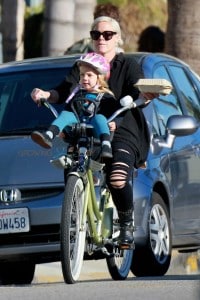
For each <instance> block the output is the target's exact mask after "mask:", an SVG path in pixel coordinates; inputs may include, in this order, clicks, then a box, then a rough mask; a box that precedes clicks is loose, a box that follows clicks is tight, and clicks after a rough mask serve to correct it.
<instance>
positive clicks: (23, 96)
mask: <svg viewBox="0 0 200 300" xmlns="http://www.w3.org/2000/svg"><path fill="white" fill-rule="evenodd" d="M68 71H69V69H66V68H57V69H46V70H28V71H24V72H16V73H12V74H11V73H9V74H6V75H0V135H7V134H24V133H26V132H27V134H29V133H30V132H31V131H32V130H33V129H35V128H41V129H42V128H46V127H47V126H48V125H49V124H50V123H51V122H52V121H53V119H54V116H53V114H52V113H51V112H50V110H48V109H47V108H45V107H38V106H37V105H36V104H35V103H34V101H33V100H32V99H31V97H30V93H31V91H32V89H33V88H35V87H38V88H42V89H44V90H48V89H51V88H53V87H54V86H56V85H57V84H59V83H60V82H61V81H62V80H63V79H64V77H65V76H66V74H67V72H68ZM55 108H56V109H57V110H58V111H60V110H61V109H62V106H61V105H55Z"/></svg>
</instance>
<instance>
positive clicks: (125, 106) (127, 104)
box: [40, 95, 146, 123]
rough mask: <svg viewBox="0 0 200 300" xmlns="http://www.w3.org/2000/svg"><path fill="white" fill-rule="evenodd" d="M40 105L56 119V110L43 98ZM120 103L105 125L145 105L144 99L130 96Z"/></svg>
mask: <svg viewBox="0 0 200 300" xmlns="http://www.w3.org/2000/svg"><path fill="white" fill-rule="evenodd" d="M40 103H41V105H44V106H46V107H47V108H48V109H50V110H51V112H52V113H53V115H54V116H55V117H56V118H57V117H58V112H57V110H56V109H55V108H54V107H53V105H51V104H50V103H49V102H48V101H47V100H46V99H45V98H41V99H40ZM120 103H121V105H122V107H121V108H119V109H118V110H117V111H116V112H114V114H112V116H110V117H109V118H108V120H107V123H110V122H112V121H113V120H114V119H115V118H116V117H117V116H119V115H120V114H121V113H123V112H125V111H127V110H129V109H132V108H136V107H139V106H142V105H144V104H145V103H146V99H144V98H138V99H137V100H135V101H133V98H132V97H131V96H130V95H127V96H125V97H123V98H121V100H120Z"/></svg>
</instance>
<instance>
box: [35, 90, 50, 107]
mask: <svg viewBox="0 0 200 300" xmlns="http://www.w3.org/2000/svg"><path fill="white" fill-rule="evenodd" d="M50 95H51V94H50V92H48V91H44V90H41V89H38V88H35V89H33V90H32V92H31V98H32V99H33V101H34V102H35V103H36V104H37V105H38V106H41V99H42V98H43V99H44V98H45V99H48V98H49V97H50Z"/></svg>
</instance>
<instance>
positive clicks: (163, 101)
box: [153, 66, 183, 136]
mask: <svg viewBox="0 0 200 300" xmlns="http://www.w3.org/2000/svg"><path fill="white" fill-rule="evenodd" d="M153 77H154V78H164V79H167V80H168V81H170V82H171V83H172V80H171V78H170V77H169V75H168V72H167V70H166V68H165V67H164V66H159V67H158V68H156V70H155V71H154V74H153ZM172 85H173V83H172ZM153 105H154V113H153V128H154V132H156V134H157V135H161V136H164V135H165V130H166V124H167V120H168V118H169V117H170V116H172V115H181V114H183V112H182V108H181V104H180V102H179V100H178V97H177V94H176V90H175V89H174V88H173V90H172V92H171V94H169V95H167V96H163V95H159V97H158V98H156V99H154V101H153Z"/></svg>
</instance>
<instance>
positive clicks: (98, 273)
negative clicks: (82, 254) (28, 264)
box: [33, 260, 111, 283]
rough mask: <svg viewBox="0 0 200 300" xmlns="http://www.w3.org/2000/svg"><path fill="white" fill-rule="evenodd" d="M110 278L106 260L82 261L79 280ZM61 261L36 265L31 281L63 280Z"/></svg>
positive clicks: (48, 281)
mask: <svg viewBox="0 0 200 300" xmlns="http://www.w3.org/2000/svg"><path fill="white" fill-rule="evenodd" d="M105 278H111V277H110V274H109V272H108V270H107V265H106V260H90V261H84V262H83V266H82V270H81V275H80V280H91V279H105ZM63 281H64V279H63V275H62V270H61V263H60V262H55V263H48V264H40V265H37V266H36V271H35V277H34V280H33V283H50V282H63Z"/></svg>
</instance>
